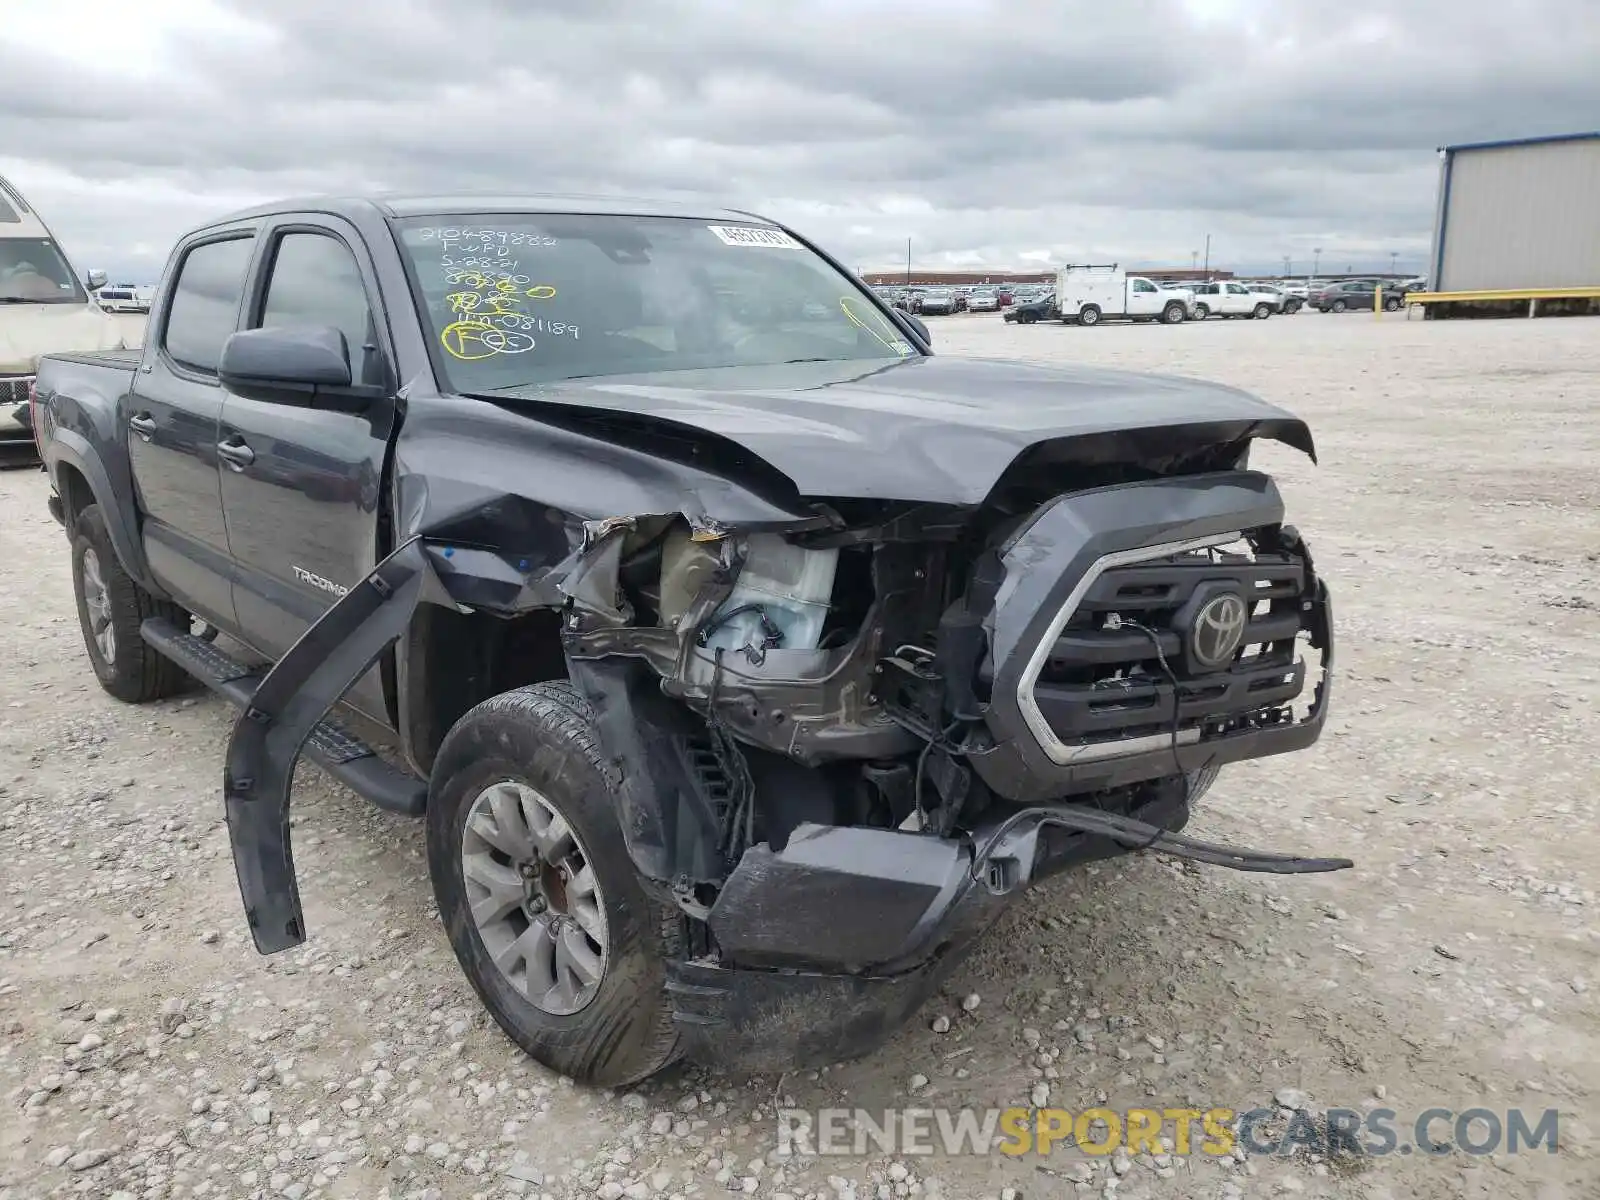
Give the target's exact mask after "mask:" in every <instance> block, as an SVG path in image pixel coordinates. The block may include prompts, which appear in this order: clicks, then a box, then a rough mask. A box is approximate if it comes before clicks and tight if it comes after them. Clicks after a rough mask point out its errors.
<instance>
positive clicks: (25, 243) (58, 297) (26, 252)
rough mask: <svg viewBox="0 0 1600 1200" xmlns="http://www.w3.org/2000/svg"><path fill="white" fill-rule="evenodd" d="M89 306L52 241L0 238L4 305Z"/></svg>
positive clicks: (0, 290)
mask: <svg viewBox="0 0 1600 1200" xmlns="http://www.w3.org/2000/svg"><path fill="white" fill-rule="evenodd" d="M7 301H11V302H13V303H15V302H16V301H27V302H29V303H35V304H87V303H88V302H89V301H88V297H87V296H85V295H84V292H83V288H81V287H80V286H79V285H78V281H77V280H76V279H74V278H73V276H72V268H71V267H69V266H67V260H66V259H64V258H62V257H61V251H59V250H57V249H56V244H55V243H54V242H52V241H51V240H50V239H49V238H0V303H5V302H7Z"/></svg>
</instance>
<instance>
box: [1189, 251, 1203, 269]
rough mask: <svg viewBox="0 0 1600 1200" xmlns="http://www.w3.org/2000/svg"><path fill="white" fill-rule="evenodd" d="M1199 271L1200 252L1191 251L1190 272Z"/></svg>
mask: <svg viewBox="0 0 1600 1200" xmlns="http://www.w3.org/2000/svg"><path fill="white" fill-rule="evenodd" d="M1199 269H1200V251H1198V250H1191V251H1189V270H1191V271H1198V270H1199Z"/></svg>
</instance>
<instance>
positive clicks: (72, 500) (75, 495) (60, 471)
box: [56, 463, 94, 529]
mask: <svg viewBox="0 0 1600 1200" xmlns="http://www.w3.org/2000/svg"><path fill="white" fill-rule="evenodd" d="M56 487H57V489H58V490H59V491H60V492H61V511H62V515H63V516H64V517H65V518H66V522H67V528H68V529H71V528H72V523H73V522H74V521H76V520H77V519H78V514H79V513H81V512H82V511H83V510H84V509H86V508H88V507H89V505H91V504H93V503H94V491H93V489H92V488H90V487H89V481H88V480H87V479H85V478H84V477H83V472H82V471H80V470H78V468H77V467H74V466H72V465H70V464H68V463H62V464H61V465H60V466H59V467H57V468H56Z"/></svg>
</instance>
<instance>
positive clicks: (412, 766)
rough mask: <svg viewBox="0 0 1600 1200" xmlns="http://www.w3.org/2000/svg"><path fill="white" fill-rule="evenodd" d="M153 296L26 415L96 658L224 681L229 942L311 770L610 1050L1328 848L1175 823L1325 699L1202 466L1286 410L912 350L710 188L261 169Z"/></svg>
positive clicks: (1313, 644) (781, 1045)
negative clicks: (1048, 920) (386, 181)
mask: <svg viewBox="0 0 1600 1200" xmlns="http://www.w3.org/2000/svg"><path fill="white" fill-rule="evenodd" d="M158 296H159V301H158V303H157V304H156V307H155V310H154V312H153V313H152V314H151V319H150V327H149V331H148V335H147V337H146V346H145V349H144V350H143V351H142V353H141V352H137V351H129V352H123V353H107V354H75V355H72V354H63V355H50V356H47V357H46V358H45V359H44V360H43V361H42V362H41V364H40V366H39V372H38V380H37V391H36V395H35V397H34V400H33V412H32V416H33V425H34V429H35V432H36V436H37V438H38V441H39V445H40V449H41V453H42V455H43V457H44V460H45V463H46V465H47V468H48V470H49V474H50V480H51V482H52V484H53V494H52V497H51V502H50V503H51V507H52V510H53V511H54V513H55V515H56V516H57V517H58V518H59V519H60V520H61V522H62V523H63V525H64V526H65V527H66V530H67V533H68V536H69V538H70V542H71V548H72V578H73V583H74V586H75V588H76V591H77V604H78V614H79V618H80V620H81V622H82V625H83V632H84V642H85V648H86V650H87V653H88V658H89V663H90V665H91V666H92V667H93V669H94V672H95V674H96V675H97V676H98V677H99V679H100V682H101V683H102V684H103V685H104V687H105V689H106V690H107V691H108V692H110V693H111V694H112V695H114V696H116V697H118V698H119V699H122V700H126V701H130V702H138V701H147V700H154V699H157V698H160V697H163V696H168V695H171V694H173V693H174V692H176V691H178V690H179V689H181V688H184V687H186V686H190V681H191V680H199V681H201V682H203V683H205V684H207V685H209V686H210V687H212V688H213V689H215V690H216V691H218V692H220V693H222V694H223V695H224V696H226V697H228V698H229V699H231V700H232V701H234V702H235V703H236V704H237V705H239V707H240V709H241V710H242V711H241V714H240V716H239V718H238V721H237V723H236V725H235V726H234V729H233V732H232V736H231V738H230V741H229V744H228V747H227V757H226V763H225V766H224V770H223V774H222V787H223V799H224V805H225V809H226V813H227V821H228V830H229V836H230V839H231V842H232V849H233V857H234V863H235V866H236V869H237V875H238V881H239V888H240V892H241V895H242V897H243V901H244V909H245V913H246V915H247V917H248V920H249V925H250V929H251V931H252V934H253V936H254V939H255V943H256V946H257V948H258V949H259V950H260V951H261V952H262V953H266V954H271V953H275V952H278V951H281V950H284V949H286V948H288V947H291V946H294V945H297V944H299V943H300V942H302V941H303V940H304V939H305V937H306V936H307V935H306V922H305V917H304V914H303V912H302V908H301V901H300V892H299V883H298V881H297V879H296V875H295V869H294V862H293V858H292V856H291V849H290V837H289V819H288V818H289V799H290V789H291V784H292V779H293V774H294V769H295V764H296V761H297V760H298V759H299V758H300V757H302V756H304V757H308V758H310V759H312V760H313V761H315V762H317V763H319V764H320V765H321V766H322V767H323V768H324V769H326V770H327V771H328V772H329V773H331V774H332V775H333V776H334V777H335V778H337V779H339V780H340V781H342V782H343V783H345V784H347V785H348V786H349V787H350V788H351V789H352V790H353V791H355V792H356V793H358V794H359V795H361V796H363V797H365V798H366V799H368V800H369V801H371V802H372V803H375V804H377V805H380V806H381V807H383V808H385V809H389V810H392V811H396V812H401V813H408V814H412V815H415V816H417V817H420V818H422V820H423V822H424V825H425V827H426V837H427V845H428V861H429V868H430V872H431V876H432V881H433V888H434V892H435V895H436V897H437V900H438V905H439V911H440V914H441V917H442V919H443V924H444V927H445V930H446V932H447V934H448V936H449V939H450V942H451V944H452V946H453V948H454V950H455V953H456V955H457V957H458V958H459V960H460V963H461V966H462V968H463V969H464V970H465V972H466V974H467V976H468V978H469V979H470V980H471V982H472V984H473V986H474V987H475V988H476V990H477V991H478V993H479V995H480V996H481V997H482V999H483V1002H484V1004H485V1005H486V1006H487V1007H488V1009H489V1011H490V1012H491V1013H492V1014H493V1016H494V1018H495V1020H496V1021H498V1022H499V1024H500V1025H501V1026H502V1028H504V1030H505V1031H506V1032H507V1033H508V1034H509V1035H510V1036H511V1037H512V1038H513V1039H514V1040H515V1041H516V1042H517V1043H518V1044H520V1045H521V1046H522V1047H524V1048H525V1049H526V1050H527V1051H528V1053H530V1054H532V1055H533V1056H534V1057H536V1058H537V1059H539V1060H541V1061H543V1062H545V1063H547V1064H549V1065H550V1066H552V1067H554V1068H556V1069H558V1070H560V1071H563V1072H566V1073H569V1074H570V1075H572V1076H574V1077H576V1078H578V1079H581V1080H586V1081H592V1082H596V1083H604V1084H620V1083H624V1082H627V1081H631V1080H636V1079H639V1078H641V1077H643V1076H646V1075H648V1074H650V1073H651V1072H653V1071H656V1070H658V1069H659V1068H661V1067H662V1066H664V1065H665V1064H667V1063H669V1062H670V1061H672V1060H673V1059H674V1058H675V1057H677V1056H679V1055H681V1054H687V1055H690V1056H693V1057H696V1058H699V1059H703V1060H713V1061H717V1062H721V1063H725V1064H729V1065H731V1066H734V1067H737V1068H741V1069H752V1070H759V1069H769V1068H776V1069H792V1068H794V1067H797V1066H804V1065H813V1064H818V1063H822V1062H827V1061H830V1060H837V1059H841V1058H845V1057H850V1056H854V1055H859V1054H862V1053H865V1052H867V1051H869V1050H871V1049H872V1048H873V1047H874V1046H876V1045H877V1044H879V1043H880V1042H881V1041H882V1040H883V1039H884V1038H886V1037H887V1036H888V1035H889V1034H890V1033H892V1032H893V1031H894V1029H895V1028H896V1026H897V1025H898V1024H899V1023H901V1022H902V1021H904V1020H905V1019H906V1018H907V1017H908V1016H909V1015H910V1014H911V1013H912V1012H914V1011H915V1009H916V1008H917V1006H918V1005H919V1004H920V1003H921V1002H922V1001H923V1000H924V999H925V998H926V997H927V996H928V995H929V994H930V992H931V991H932V990H933V989H935V988H936V987H937V986H938V985H939V983H940V981H941V979H943V978H944V976H945V974H946V973H947V972H948V971H949V969H950V967H951V965H952V964H953V963H955V962H956V961H957V960H958V958H959V956H960V954H961V952H962V951H963V950H965V949H966V948H967V947H969V946H970V945H971V944H972V941H973V939H974V938H975V937H976V936H977V935H978V934H980V933H981V932H982V931H983V930H984V929H985V928H987V927H989V926H991V925H992V924H993V923H994V921H995V919H996V916H997V914H998V913H999V912H1000V911H1001V910H1002V909H1003V908H1004V907H1005V906H1007V905H1009V904H1012V903H1014V902H1016V900H1017V899H1018V897H1019V896H1021V895H1022V894H1023V893H1024V891H1025V890H1026V889H1027V888H1028V887H1029V886H1030V885H1031V884H1034V883H1036V882H1037V881H1038V880H1040V879H1041V878H1043V877H1044V876H1046V875H1048V874H1051V873H1053V872H1057V871H1060V870H1062V869H1064V868H1067V867H1070V866H1072V865H1074V864H1078V863H1083V862H1086V861H1089V860H1092V859H1096V858H1105V857H1108V856H1112V855H1116V854H1121V853H1126V852H1129V851H1131V850H1134V849H1138V848H1153V849H1157V850H1160V851H1163V852H1166V853H1171V854H1176V855H1181V856H1184V857H1188V858H1190V859H1195V860H1198V861H1201V862H1207V863H1215V864H1218V865H1222V866H1228V867H1234V868H1239V869H1245V870H1259V871H1278V872H1296V871H1319V870H1335V869H1338V868H1340V867H1344V866H1348V865H1350V864H1349V863H1348V861H1347V860H1344V859H1316V858H1295V857H1293V856H1288V855H1275V854H1265V853H1260V852H1255V851H1246V850H1241V849H1236V848H1232V847H1228V846H1220V845H1215V844H1211V843H1206V842H1201V841H1197V840H1195V839H1192V838H1189V837H1187V836H1185V835H1183V834H1182V833H1180V832H1179V830H1180V829H1181V828H1182V827H1183V825H1184V823H1185V822H1186V821H1187V819H1188V817H1189V814H1190V812H1191V810H1192V809H1193V807H1194V805H1195V803H1196V801H1197V800H1198V799H1199V798H1200V795H1201V793H1202V792H1204V791H1205V790H1206V789H1207V788H1208V787H1209V786H1210V785H1211V784H1212V782H1213V780H1214V779H1215V777H1216V775H1217V772H1218V769H1219V768H1220V767H1222V766H1224V765H1225V764H1227V763H1230V762H1233V761H1236V760H1239V759H1245V758H1254V757H1260V756H1263V755H1269V754H1279V753H1284V752H1288V751H1294V750H1300V749H1303V748H1305V747H1306V746H1308V745H1310V744H1311V743H1312V742H1313V741H1315V740H1316V738H1317V736H1318V734H1319V733H1320V732H1321V729H1322V727H1323V723H1324V721H1325V719H1326V716H1327V711H1328V702H1329V694H1330V679H1331V666H1332V650H1333V643H1332V634H1331V628H1330V610H1329V600H1328V591H1327V588H1326V586H1325V585H1324V584H1323V582H1322V581H1321V579H1319V577H1318V576H1317V574H1316V573H1315V571H1314V569H1313V567H1312V562H1311V555H1310V553H1309V551H1308V549H1307V547H1306V544H1305V542H1304V541H1303V540H1302V539H1301V536H1300V534H1299V533H1298V532H1296V530H1295V529H1294V528H1293V527H1292V526H1291V525H1288V524H1285V522H1284V515H1285V514H1284V505H1283V501H1282V499H1281V497H1280V496H1279V493H1278V489H1277V487H1276V486H1274V483H1273V481H1272V479H1270V478H1269V477H1268V476H1266V475H1264V474H1262V473H1260V472H1258V471H1253V470H1251V469H1250V468H1249V466H1248V465H1247V462H1246V459H1247V456H1248V454H1249V451H1250V447H1251V444H1252V442H1254V441H1255V440H1256V439H1259V438H1268V439H1275V440H1277V441H1280V442H1284V443H1287V444H1288V445H1290V446H1292V447H1295V448H1297V449H1298V450H1300V451H1303V452H1304V453H1306V454H1308V455H1311V454H1313V446H1312V440H1311V435H1310V433H1309V432H1308V431H1307V429H1306V426H1305V425H1304V424H1303V423H1302V422H1300V421H1299V420H1297V419H1295V418H1294V417H1293V416H1291V415H1290V414H1288V413H1286V412H1283V411H1282V410H1280V409H1278V408H1275V407H1272V406H1271V405H1269V404H1266V403H1264V402H1262V401H1261V400H1258V399H1255V398H1254V397H1252V396H1249V395H1246V394H1244V393H1242V392H1238V391H1235V390H1233V389H1231V388H1225V387H1219V386H1215V385H1212V384H1205V383H1199V382H1193V381H1187V380H1180V379H1173V378H1162V377H1153V376H1141V375H1130V374H1119V373H1114V372H1109V371H1100V370H1085V369H1076V368H1065V369H1051V368H1045V367H1039V366H1029V365H1023V364H1018V363H1011V362H995V361H979V360H974V359H966V358H948V357H935V356H934V355H933V354H932V351H931V345H930V340H929V337H928V333H927V330H926V328H925V327H924V326H923V325H922V323H921V322H920V321H919V320H917V319H916V318H915V317H912V316H909V315H907V314H905V313H901V312H897V311H896V310H893V309H891V308H889V307H887V306H885V305H884V304H883V303H882V302H881V301H880V300H879V299H878V298H877V297H876V296H874V295H873V293H872V292H871V291H870V290H869V289H867V288H866V287H865V286H863V285H862V284H861V283H860V281H859V280H858V279H856V278H855V277H854V276H853V275H851V274H850V273H849V272H848V271H847V270H845V269H844V268H843V267H841V266H840V265H839V264H838V263H837V262H836V261H835V260H834V259H833V258H831V257H830V256H829V255H828V254H826V253H825V252H824V251H822V250H821V249H819V248H818V247H817V246H816V245H814V244H813V243H811V242H810V241H808V240H807V239H806V238H804V237H802V236H801V235H799V234H797V233H795V232H794V231H792V230H789V229H786V228H784V227H782V226H781V225H779V224H777V223H775V222H772V221H768V220H764V219H762V218H760V217H758V216H754V215H752V214H750V213H746V212H739V211H715V210H709V209H701V208H698V207H688V208H681V207H674V206H671V205H663V204H657V203H644V202H630V201H620V200H618V201H612V200H604V201H597V200H595V199H593V198H571V197H532V198H529V197H504V198H483V197H476V198H452V197H432V198H429V197H412V198H383V199H326V198H323V199H310V200H301V201H294V202H287V203H281V204H275V205H272V206H270V207H263V208H259V209H256V210H253V211H250V212H244V213H239V214H237V215H235V216H231V217H228V218H226V219H224V220H219V221H217V222H215V223H214V224H211V225H208V226H206V227H205V228H202V229H199V230H196V231H195V232H193V233H191V234H189V235H188V236H186V237H185V238H183V239H182V241H181V242H180V243H179V244H178V245H177V247H176V248H175V249H174V251H173V254H172V257H171V259H170V261H169V263H168V265H167V269H166V273H165V277H164V279H163V281H162V284H161V286H160V288H159V290H158ZM219 633H220V634H222V635H225V636H223V637H221V638H218V637H217V635H218V634H219ZM375 747H376V748H375ZM311 887H312V889H313V894H314V889H315V881H314V880H313V881H312V882H311Z"/></svg>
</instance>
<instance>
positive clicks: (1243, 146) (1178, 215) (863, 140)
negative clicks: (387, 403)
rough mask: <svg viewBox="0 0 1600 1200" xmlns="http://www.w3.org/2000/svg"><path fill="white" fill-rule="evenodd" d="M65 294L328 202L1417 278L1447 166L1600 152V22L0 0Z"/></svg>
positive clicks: (19, 118) (9, 156) (1389, 7)
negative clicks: (733, 220)
mask: <svg viewBox="0 0 1600 1200" xmlns="http://www.w3.org/2000/svg"><path fill="white" fill-rule="evenodd" d="M0 2H3V8H4V20H3V23H0V79H3V80H4V81H5V83H4V88H3V92H0V95H3V101H0V174H4V175H5V176H6V177H8V178H9V179H11V180H12V182H13V183H14V184H16V185H17V186H18V187H19V188H20V189H21V190H22V191H23V193H24V194H25V195H27V196H28V197H29V198H30V200H31V201H32V202H33V203H34V204H36V205H37V206H38V207H39V208H40V210H41V211H42V213H43V214H44V216H45V218H46V220H47V221H49V222H50V224H51V225H52V227H53V228H54V230H55V232H56V234H57V235H58V236H59V237H60V239H61V240H62V242H63V244H64V246H65V248H66V250H67V252H68V253H69V254H70V255H71V256H72V257H73V258H74V259H75V260H76V261H77V263H78V265H79V266H80V268H86V267H90V266H94V267H104V268H106V269H108V270H110V271H111V272H112V274H113V275H114V276H116V277H118V278H126V277H130V276H131V277H134V278H137V279H140V280H141V281H142V280H146V279H153V278H154V276H155V275H156V274H157V273H158V272H159V269H160V264H161V262H162V261H163V260H164V258H165V256H166V252H167V249H168V247H169V245H170V244H171V242H172V240H173V238H174V237H175V235H177V234H178V233H179V232H180V231H181V230H183V229H184V228H185V227H187V226H190V225H192V224H195V223H198V222H199V221H202V220H204V219H206V218H208V217H210V216H212V215H216V214H219V213H222V212H225V211H228V210H230V209H232V208H237V207H240V206H242V205H245V204H250V203H254V202H256V201H258V200H263V199H271V198H274V197H278V196H284V195H293V194H304V193H307V192H319V191H334V190H341V191H342V190H350V189H358V190H369V189H378V190H423V191H441V190H484V189H494V190H511V191H517V190H521V191H586V192H611V193H618V192H620V193H633V194H649V195H657V196H667V197H682V196H694V195H703V196H715V197H717V198H718V199H719V200H724V201H731V202H734V203H736V204H739V205H741V206H749V207H754V208H756V209H757V210H758V211H763V212H766V213H767V214H769V215H771V216H774V217H777V218H779V219H782V220H785V221H787V222H790V223H792V224H794V225H796V226H798V227H800V228H802V229H804V230H805V231H806V232H808V233H811V234H814V235H816V236H817V237H819V238H820V239H821V240H822V241H823V242H824V243H825V244H827V245H828V246H829V247H830V248H832V249H834V250H835V251H837V252H838V253H839V254H840V256H841V257H842V258H844V260H845V261H847V262H848V263H850V264H852V265H854V266H857V267H861V268H863V269H872V268H876V267H885V266H894V265H895V264H896V263H903V262H904V255H905V244H906V239H907V238H908V237H909V238H911V239H912V247H913V253H914V256H915V258H916V260H917V262H918V263H919V264H922V265H927V266H934V265H949V266H966V265H969V264H972V265H982V266H993V267H1001V268H1003V267H1026V266H1030V265H1035V264H1038V265H1049V264H1059V263H1060V262H1063V261H1078V262H1081V261H1105V260H1109V259H1117V260H1120V261H1123V262H1137V263H1141V264H1145V265H1153V264H1167V265H1186V264H1187V263H1188V262H1189V260H1190V255H1191V252H1193V251H1198V250H1200V249H1201V248H1202V247H1203V245H1204V242H1205V237H1206V235H1207V234H1208V233H1209V234H1210V235H1211V247H1212V249H1211V256H1212V261H1213V263H1214V264H1219V265H1224V266H1231V267H1241V268H1260V269H1269V268H1270V269H1274V270H1277V269H1281V266H1282V259H1283V257H1284V256H1285V255H1288V256H1290V257H1291V258H1292V261H1293V265H1294V267H1293V269H1294V270H1295V271H1296V272H1301V271H1304V270H1305V269H1306V267H1307V266H1308V265H1309V259H1310V256H1311V250H1312V248H1313V247H1317V246H1320V247H1323V254H1322V263H1323V265H1324V266H1325V267H1327V268H1329V269H1343V268H1344V267H1345V266H1346V265H1354V266H1355V267H1356V269H1358V270H1359V269H1366V268H1371V267H1376V266H1387V264H1388V260H1389V254H1390V252H1391V251H1393V252H1398V253H1399V255H1400V263H1401V266H1402V267H1403V268H1411V269H1421V267H1422V265H1423V264H1422V260H1423V258H1424V256H1425V254H1426V250H1427V243H1428V237H1429V230H1430V225H1431V221H1432V213H1433V203H1434V190H1435V186H1436V180H1437V172H1438V165H1437V155H1436V153H1435V149H1436V147H1438V146H1439V145H1440V144H1443V143H1449V142H1458V141H1475V140H1481V139H1488V138H1500V137H1519V136H1527V135H1533V134H1545V133H1562V132H1572V131H1575V130H1580V129H1592V128H1595V127H1596V126H1600V68H1597V67H1596V64H1597V63H1600V3H1597V2H1596V0H1519V2H1518V3H1517V4H1510V3H1506V2H1504V0H1334V2H1331V3H1320V2H1319V3H1309V2H1302V0H1267V2H1263V3H1257V2H1255V0H1110V2H1108V0H1091V2H1087V3H1083V2H1079V0H994V2H990V0H920V2H913V0H782V2H779V0H740V2H737V3H735V2H734V0H567V2H565V3H559V2H556V0H476V2H475V3H466V2H464V0H143V2H142V3H129V2H128V0H0Z"/></svg>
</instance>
